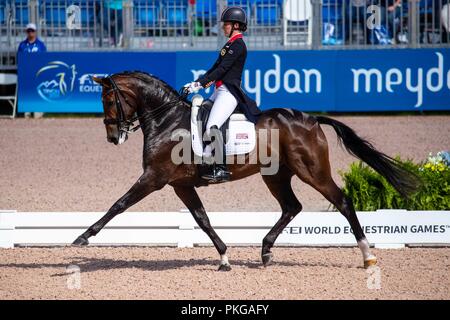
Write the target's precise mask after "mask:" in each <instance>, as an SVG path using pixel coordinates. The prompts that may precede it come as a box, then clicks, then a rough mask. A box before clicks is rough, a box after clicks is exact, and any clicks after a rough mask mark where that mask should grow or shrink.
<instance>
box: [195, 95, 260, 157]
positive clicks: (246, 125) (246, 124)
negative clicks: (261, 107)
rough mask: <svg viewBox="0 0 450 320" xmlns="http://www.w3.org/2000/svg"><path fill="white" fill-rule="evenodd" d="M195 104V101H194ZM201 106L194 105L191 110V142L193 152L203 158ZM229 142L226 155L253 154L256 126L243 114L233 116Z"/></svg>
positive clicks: (229, 129) (230, 124) (226, 146)
mask: <svg viewBox="0 0 450 320" xmlns="http://www.w3.org/2000/svg"><path fill="white" fill-rule="evenodd" d="M193 102H194V100H193ZM198 105H199V104H197V105H195V104H194V103H193V104H192V110H191V140H192V150H193V151H194V153H195V154H196V155H197V156H200V157H201V156H203V140H202V138H203V137H202V132H201V129H202V128H201V124H200V123H197V113H198V109H199V107H198ZM227 134H228V141H227V143H226V145H225V148H226V154H227V156H229V155H239V154H246V153H249V152H251V151H252V150H253V149H254V148H255V145H256V133H255V125H254V124H253V123H252V122H250V121H248V120H247V118H246V117H245V116H244V115H243V114H240V113H238V114H232V115H231V117H230V123H229V126H228V132H227Z"/></svg>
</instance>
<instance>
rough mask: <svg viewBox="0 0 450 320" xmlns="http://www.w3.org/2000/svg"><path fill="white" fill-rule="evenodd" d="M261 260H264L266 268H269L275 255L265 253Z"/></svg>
mask: <svg viewBox="0 0 450 320" xmlns="http://www.w3.org/2000/svg"><path fill="white" fill-rule="evenodd" d="M261 258H262V263H263V265H264V267H267V266H268V265H270V264H271V263H272V260H273V253H272V252H269V253H265V254H263V255H262V256H261Z"/></svg>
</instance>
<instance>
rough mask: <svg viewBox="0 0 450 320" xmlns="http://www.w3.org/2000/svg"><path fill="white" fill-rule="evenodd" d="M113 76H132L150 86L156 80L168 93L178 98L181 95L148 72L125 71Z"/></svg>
mask: <svg viewBox="0 0 450 320" xmlns="http://www.w3.org/2000/svg"><path fill="white" fill-rule="evenodd" d="M111 76H130V77H133V78H137V79H139V80H141V81H143V82H144V83H148V84H150V82H152V81H155V80H156V81H157V82H159V83H160V85H161V86H162V87H163V88H164V89H166V90H167V91H169V92H171V93H173V94H175V95H176V96H177V97H178V96H179V95H180V94H179V93H178V91H176V90H175V89H174V88H173V87H172V86H171V85H169V84H168V83H167V82H165V81H164V80H162V79H160V78H158V77H157V76H155V75H153V74H150V73H147V72H144V71H123V72H119V73H114V74H113V75H111Z"/></svg>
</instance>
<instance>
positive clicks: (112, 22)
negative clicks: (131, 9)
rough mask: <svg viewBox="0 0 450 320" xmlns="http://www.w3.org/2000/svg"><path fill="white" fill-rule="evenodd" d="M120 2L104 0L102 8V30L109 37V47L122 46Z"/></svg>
mask: <svg viewBox="0 0 450 320" xmlns="http://www.w3.org/2000/svg"><path fill="white" fill-rule="evenodd" d="M122 11H123V2H122V0H106V1H104V6H103V28H104V29H105V30H106V32H107V34H108V35H109V36H110V41H111V46H113V47H121V46H122V45H123V34H122V30H123V22H122V17H123V14H122Z"/></svg>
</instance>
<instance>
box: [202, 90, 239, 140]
mask: <svg viewBox="0 0 450 320" xmlns="http://www.w3.org/2000/svg"><path fill="white" fill-rule="evenodd" d="M209 100H211V101H213V102H214V104H213V106H212V109H211V113H210V114H209V118H208V122H207V124H206V133H207V134H208V135H209V129H210V128H211V127H212V126H214V125H216V126H217V128H220V127H221V126H222V125H223V124H224V123H225V121H227V119H228V118H229V117H230V116H231V114H232V113H233V111H234V109H236V107H237V105H238V102H237V100H236V98H235V97H234V96H233V95H232V94H231V93H230V91H228V88H227V87H226V86H225V85H224V84H222V85H221V86H220V87H219V88H216V89H215V90H214V93H213V94H212V95H211V97H210V98H209Z"/></svg>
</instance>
